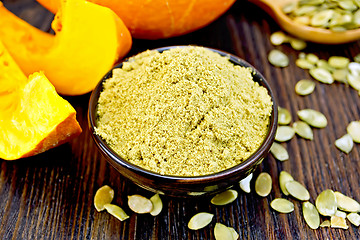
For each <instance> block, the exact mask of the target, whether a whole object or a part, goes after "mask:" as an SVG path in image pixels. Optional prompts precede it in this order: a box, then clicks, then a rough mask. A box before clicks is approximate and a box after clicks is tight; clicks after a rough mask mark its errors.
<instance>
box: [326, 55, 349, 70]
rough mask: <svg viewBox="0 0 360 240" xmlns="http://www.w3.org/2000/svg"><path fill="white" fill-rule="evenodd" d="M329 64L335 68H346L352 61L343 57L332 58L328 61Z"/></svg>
mask: <svg viewBox="0 0 360 240" xmlns="http://www.w3.org/2000/svg"><path fill="white" fill-rule="evenodd" d="M328 63H329V65H330V66H331V67H334V68H346V67H347V66H348V64H349V63H350V59H348V58H346V57H341V56H331V57H330V58H329V59H328Z"/></svg>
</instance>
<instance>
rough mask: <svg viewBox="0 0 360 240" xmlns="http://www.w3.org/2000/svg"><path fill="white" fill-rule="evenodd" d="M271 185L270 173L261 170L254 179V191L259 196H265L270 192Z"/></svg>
mask: <svg viewBox="0 0 360 240" xmlns="http://www.w3.org/2000/svg"><path fill="white" fill-rule="evenodd" d="M271 187H272V180H271V176H270V174H268V173H266V172H262V173H260V174H259V176H258V177H257V179H256V181H255V192H256V193H257V194H258V195H259V196H261V197H266V196H267V195H269V194H270V192H271Z"/></svg>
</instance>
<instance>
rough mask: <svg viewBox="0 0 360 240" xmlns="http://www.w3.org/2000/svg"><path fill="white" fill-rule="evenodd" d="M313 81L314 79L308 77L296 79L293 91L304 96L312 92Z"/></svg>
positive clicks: (313, 87)
mask: <svg viewBox="0 0 360 240" xmlns="http://www.w3.org/2000/svg"><path fill="white" fill-rule="evenodd" d="M314 90H315V83H314V81H311V80H308V79H302V80H300V81H298V82H297V83H296V85H295V92H296V94H298V95H301V96H306V95H309V94H311V93H312V92H314Z"/></svg>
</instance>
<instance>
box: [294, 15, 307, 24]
mask: <svg viewBox="0 0 360 240" xmlns="http://www.w3.org/2000/svg"><path fill="white" fill-rule="evenodd" d="M293 21H294V22H297V23H300V24H303V25H310V21H311V18H310V17H309V16H297V17H294V18H293Z"/></svg>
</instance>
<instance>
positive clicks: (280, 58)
mask: <svg viewBox="0 0 360 240" xmlns="http://www.w3.org/2000/svg"><path fill="white" fill-rule="evenodd" d="M268 60H269V62H270V63H271V64H272V65H274V66H275V67H287V66H288V65H289V58H288V56H286V54H284V53H283V52H281V51H279V50H276V49H273V50H271V51H270V53H269V55H268Z"/></svg>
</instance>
